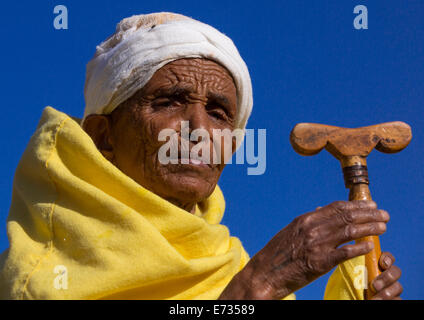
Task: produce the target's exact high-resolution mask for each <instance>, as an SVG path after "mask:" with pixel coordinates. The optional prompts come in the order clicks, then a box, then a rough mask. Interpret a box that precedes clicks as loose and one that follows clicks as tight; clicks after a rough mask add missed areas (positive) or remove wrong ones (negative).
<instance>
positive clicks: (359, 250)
mask: <svg viewBox="0 0 424 320" xmlns="http://www.w3.org/2000/svg"><path fill="white" fill-rule="evenodd" d="M372 249H374V244H373V243H372V242H370V241H363V242H360V243H356V244H347V245H345V246H343V247H340V248H338V249H336V250H334V251H333V252H332V253H330V254H329V256H328V258H329V260H330V264H331V266H332V267H334V266H336V265H338V264H340V263H342V262H344V261H346V260H349V259H352V258H355V257H358V256H362V255H364V254H367V253H368V252H370V251H371V250H372Z"/></svg>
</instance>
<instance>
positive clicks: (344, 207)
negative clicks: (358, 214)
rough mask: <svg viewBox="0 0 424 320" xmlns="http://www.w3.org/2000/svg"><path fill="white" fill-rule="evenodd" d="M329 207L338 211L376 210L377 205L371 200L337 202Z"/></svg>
mask: <svg viewBox="0 0 424 320" xmlns="http://www.w3.org/2000/svg"><path fill="white" fill-rule="evenodd" d="M329 206H331V207H333V208H334V209H335V210H336V211H349V210H376V209H377V204H376V203H375V202H374V201H371V200H353V201H335V202H333V203H331V204H330V205H329Z"/></svg>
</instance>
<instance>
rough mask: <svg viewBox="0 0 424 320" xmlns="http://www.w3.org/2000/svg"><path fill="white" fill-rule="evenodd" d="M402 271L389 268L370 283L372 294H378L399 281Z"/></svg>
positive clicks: (395, 267)
mask: <svg viewBox="0 0 424 320" xmlns="http://www.w3.org/2000/svg"><path fill="white" fill-rule="evenodd" d="M401 275H402V271H401V270H400V269H399V268H398V267H397V266H391V267H390V268H389V269H387V270H386V271H384V272H383V273H381V274H380V275H379V276H378V277H377V278H375V279H374V280H373V281H372V287H373V289H374V292H379V291H381V290H382V289H384V288H387V287H389V286H390V285H392V284H393V283H395V282H396V281H398V280H399V278H400V276H401Z"/></svg>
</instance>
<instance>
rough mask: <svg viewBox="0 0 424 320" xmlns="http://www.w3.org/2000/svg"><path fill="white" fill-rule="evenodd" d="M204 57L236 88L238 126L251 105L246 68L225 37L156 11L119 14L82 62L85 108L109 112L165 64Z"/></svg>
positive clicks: (243, 123) (186, 19)
mask: <svg viewBox="0 0 424 320" xmlns="http://www.w3.org/2000/svg"><path fill="white" fill-rule="evenodd" d="M181 58H207V59H210V60H214V61H216V62H218V63H220V64H221V65H223V66H224V67H225V68H226V69H227V70H228V71H229V72H230V74H231V75H232V77H233V79H234V81H235V85H236V88H237V99H238V105H237V115H236V119H235V128H239V129H242V130H244V128H245V127H246V123H247V119H248V118H249V116H250V113H251V111H252V105H253V97H252V84H251V80H250V75H249V71H248V69H247V66H246V64H245V63H244V61H243V59H242V58H241V57H240V54H239V52H238V50H237V48H236V47H235V45H234V43H233V42H232V41H231V39H230V38H228V37H227V36H225V35H224V34H222V33H221V32H219V31H218V30H216V29H215V28H213V27H211V26H209V25H207V24H204V23H202V22H199V21H197V20H194V19H191V18H189V17H186V16H183V15H180V14H174V13H168V12H161V13H152V14H146V15H137V16H132V17H129V18H126V19H123V20H122V21H121V22H120V23H119V24H118V25H117V27H116V31H115V33H114V34H113V35H112V36H111V37H109V38H108V39H107V40H106V41H104V42H103V43H102V44H101V45H100V46H97V50H96V54H95V55H94V57H93V59H92V60H91V61H90V62H89V63H88V64H87V73H86V81H85V88H84V95H85V102H86V106H85V111H84V118H83V120H84V119H85V118H86V117H87V116H88V115H90V114H108V113H111V112H112V111H113V110H114V109H115V108H116V107H118V106H119V105H120V104H121V103H122V102H124V101H125V100H127V99H128V98H130V97H131V96H132V95H134V94H135V93H136V92H137V91H138V90H139V89H141V88H143V86H144V85H145V84H146V83H147V82H148V81H149V80H150V78H151V77H152V76H153V74H154V73H155V72H156V71H157V70H158V69H160V68H161V67H162V66H164V65H165V64H167V63H169V62H172V61H174V60H177V59H181Z"/></svg>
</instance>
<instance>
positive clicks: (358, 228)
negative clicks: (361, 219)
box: [330, 222, 386, 246]
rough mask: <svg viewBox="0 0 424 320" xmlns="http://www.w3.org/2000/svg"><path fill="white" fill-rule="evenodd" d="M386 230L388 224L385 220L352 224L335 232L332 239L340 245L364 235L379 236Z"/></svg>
mask: <svg viewBox="0 0 424 320" xmlns="http://www.w3.org/2000/svg"><path fill="white" fill-rule="evenodd" d="M384 232H386V224H385V223H384V222H373V223H365V224H350V225H347V226H345V227H343V228H340V229H339V230H337V231H336V232H334V234H333V236H332V237H331V240H330V241H332V242H334V243H335V245H336V246H339V245H341V244H343V243H346V242H349V241H353V240H357V239H360V238H363V237H368V236H379V235H381V234H383V233H384Z"/></svg>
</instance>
